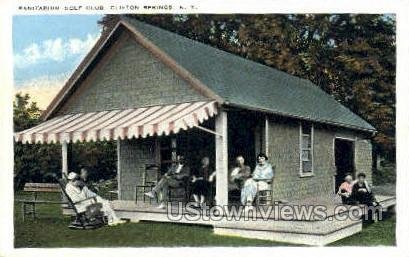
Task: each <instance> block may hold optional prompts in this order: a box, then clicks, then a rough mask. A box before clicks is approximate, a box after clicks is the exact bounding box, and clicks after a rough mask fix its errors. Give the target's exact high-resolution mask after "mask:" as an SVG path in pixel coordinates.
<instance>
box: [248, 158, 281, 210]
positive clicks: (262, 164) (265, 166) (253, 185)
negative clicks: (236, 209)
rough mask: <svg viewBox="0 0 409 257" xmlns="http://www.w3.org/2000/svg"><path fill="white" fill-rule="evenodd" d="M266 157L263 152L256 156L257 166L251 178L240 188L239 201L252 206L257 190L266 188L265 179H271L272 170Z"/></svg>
mask: <svg viewBox="0 0 409 257" xmlns="http://www.w3.org/2000/svg"><path fill="white" fill-rule="evenodd" d="M267 160H268V158H267V156H266V155H265V154H263V153H260V154H259V155H258V156H257V166H256V168H255V169H254V172H253V175H252V178H249V179H247V180H246V182H245V183H244V186H243V189H242V190H241V203H242V204H243V205H246V206H248V207H252V204H253V201H254V198H255V197H256V194H257V192H258V190H266V189H268V187H269V185H268V183H267V182H266V180H271V179H273V176H274V171H273V167H272V166H271V164H270V163H268V162H267Z"/></svg>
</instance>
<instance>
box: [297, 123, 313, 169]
mask: <svg viewBox="0 0 409 257" xmlns="http://www.w3.org/2000/svg"><path fill="white" fill-rule="evenodd" d="M313 137H314V127H313V125H312V124H308V123H301V124H300V175H301V176H303V175H312V173H313V170H314V167H313V164H314V161H313V159H314V156H313V154H314V151H313V148H314V138H313Z"/></svg>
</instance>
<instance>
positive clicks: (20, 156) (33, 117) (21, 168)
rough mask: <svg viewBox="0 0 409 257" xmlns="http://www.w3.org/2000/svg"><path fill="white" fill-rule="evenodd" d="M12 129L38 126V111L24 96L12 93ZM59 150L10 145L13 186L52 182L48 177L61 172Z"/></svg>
mask: <svg viewBox="0 0 409 257" xmlns="http://www.w3.org/2000/svg"><path fill="white" fill-rule="evenodd" d="M13 113H14V116H13V123H14V130H15V131H21V130H24V129H27V128H30V127H33V126H35V125H37V124H38V123H39V117H40V114H41V110H40V109H39V108H38V106H37V105H36V103H34V102H30V96H29V95H28V94H26V95H21V94H16V96H15V100H14V103H13ZM60 149H61V147H59V146H57V145H37V144H34V145H27V144H22V143H14V187H15V189H18V188H21V187H22V186H24V183H26V182H31V181H34V182H52V180H53V178H52V176H51V175H52V174H53V173H56V172H57V171H61V152H60Z"/></svg>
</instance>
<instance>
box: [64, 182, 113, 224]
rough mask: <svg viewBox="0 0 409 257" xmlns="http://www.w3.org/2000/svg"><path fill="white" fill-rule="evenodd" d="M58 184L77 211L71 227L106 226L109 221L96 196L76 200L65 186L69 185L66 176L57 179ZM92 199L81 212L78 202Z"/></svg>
mask: <svg viewBox="0 0 409 257" xmlns="http://www.w3.org/2000/svg"><path fill="white" fill-rule="evenodd" d="M57 181H58V184H59V185H60V187H61V191H62V193H63V195H64V196H65V198H66V199H67V201H68V204H69V205H70V206H71V207H72V209H73V210H74V213H75V220H74V221H73V222H71V224H70V225H69V226H68V227H69V228H71V229H95V228H99V227H102V226H104V225H105V224H106V223H107V222H106V219H105V217H104V213H103V212H102V211H101V209H102V204H101V203H98V202H97V200H96V197H90V198H87V199H84V200H82V201H77V202H74V201H73V200H72V199H71V197H70V196H69V195H68V193H67V191H66V190H65V187H66V185H67V180H66V179H64V178H61V179H57ZM90 200H91V201H92V202H93V203H92V204H90V205H89V206H87V208H86V210H85V211H83V212H79V211H78V208H77V207H76V205H77V204H79V203H82V202H85V201H90Z"/></svg>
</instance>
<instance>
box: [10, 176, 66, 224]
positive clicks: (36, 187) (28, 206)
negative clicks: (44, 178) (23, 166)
mask: <svg viewBox="0 0 409 257" xmlns="http://www.w3.org/2000/svg"><path fill="white" fill-rule="evenodd" d="M23 191H24V192H30V193H32V198H31V199H19V200H17V202H20V203H21V211H22V216H23V222H24V221H25V219H26V216H27V215H30V214H31V215H32V217H33V219H36V218H37V213H36V205H37V204H64V203H65V202H63V201H50V200H41V199H38V193H39V192H40V193H46V192H57V193H60V192H61V189H60V186H59V184H55V183H26V184H24V189H23Z"/></svg>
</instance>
